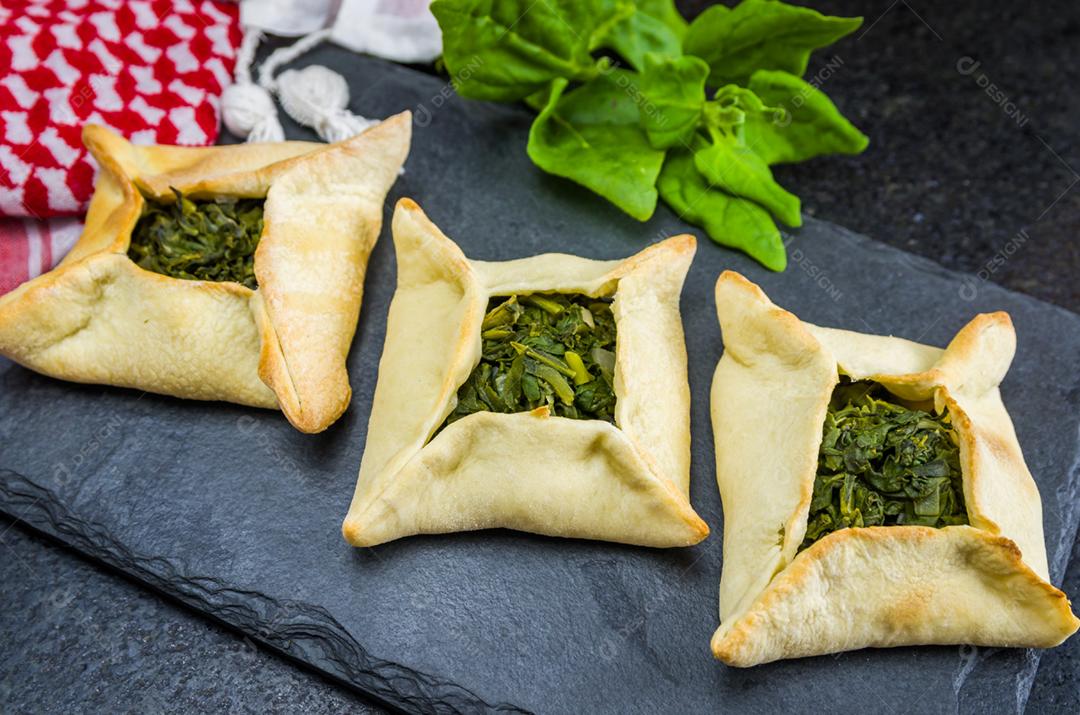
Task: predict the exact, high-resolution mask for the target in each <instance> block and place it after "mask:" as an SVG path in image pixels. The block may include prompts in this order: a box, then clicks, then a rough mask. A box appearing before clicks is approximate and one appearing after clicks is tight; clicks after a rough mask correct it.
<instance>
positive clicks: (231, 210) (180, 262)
mask: <svg viewBox="0 0 1080 715" xmlns="http://www.w3.org/2000/svg"><path fill="white" fill-rule="evenodd" d="M173 193H174V194H176V201H175V202H172V203H163V202H157V201H151V200H150V199H147V200H146V203H145V206H144V208H143V213H142V216H140V217H139V222H138V223H137V224H135V230H134V231H133V232H132V234H131V246H130V247H129V248H128V257H129V258H131V260H133V261H134V262H135V263H136V264H137V265H138V266H139V267H140V268H144V269H146V270H148V271H153V272H154V273H161V274H162V275H166V276H172V277H173V278H184V279H187V280H198V281H234V282H236V283H239V284H241V285H244V286H247V287H248V288H251V289H252V290H255V288H257V287H258V283H257V282H256V280H255V248H256V247H257V246H258V245H259V237H260V236H261V235H262V229H263V203H264V199H237V198H218V199H211V200H207V201H201V200H195V201H193V200H191V199H188V198H185V197H184V195H183V194H181V193H180V192H179V191H177V190H176V189H173Z"/></svg>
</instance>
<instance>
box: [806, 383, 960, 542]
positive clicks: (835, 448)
mask: <svg viewBox="0 0 1080 715" xmlns="http://www.w3.org/2000/svg"><path fill="white" fill-rule="evenodd" d="M967 523H968V515H967V507H966V506H965V504H964V483H963V473H962V471H961V469H960V448H959V446H958V442H957V438H956V433H955V431H954V430H953V427H952V421H951V419H950V418H949V414H948V412H944V413H942V414H940V415H936V414H930V413H928V412H924V411H922V410H919V409H914V408H911V407H908V406H905V405H903V404H900V403H899V402H898V401H897V400H896V399H895V398H893V397H892V396H891V395H889V393H888V392H887V391H886V390H885V388H883V387H882V386H881V385H879V384H877V383H874V382H871V381H868V380H863V381H857V382H852V381H850V380H847V379H846V378H845V379H844V381H843V382H842V383H841V384H840V385H839V386H837V388H836V389H835V390H834V392H833V396H832V400H831V401H830V404H829V409H828V412H827V413H826V416H825V425H824V427H823V428H822V439H821V447H820V449H819V452H818V471H817V476H816V477H815V478H814V492H813V496H812V497H811V501H810V514H809V520H808V523H807V527H806V537H805V538H804V539H803V543H802V544H801V545H800V547H799V550H800V551H801V550H802V549H805V548H807V547H808V546H810V545H811V544H813V543H814V542H815V541H817V540H818V539H820V538H822V537H823V536H826V535H827V534H831V533H832V532H834V531H836V530H838V529H846V528H852V527H864V526H895V525H919V526H934V527H943V526H952V525H957V524H967Z"/></svg>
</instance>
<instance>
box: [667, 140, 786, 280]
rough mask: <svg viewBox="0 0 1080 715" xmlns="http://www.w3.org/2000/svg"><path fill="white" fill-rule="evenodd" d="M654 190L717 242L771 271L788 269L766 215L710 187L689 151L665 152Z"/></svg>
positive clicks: (680, 148) (746, 202)
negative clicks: (743, 254)
mask: <svg viewBox="0 0 1080 715" xmlns="http://www.w3.org/2000/svg"><path fill="white" fill-rule="evenodd" d="M657 187H658V188H659V189H660V196H661V197H663V199H664V202H665V203H667V205H668V206H670V207H671V209H672V210H673V211H674V212H675V213H676V214H677V215H678V216H679V217H680V218H682V219H683V220H684V221H687V222H689V223H692V224H696V225H698V226H702V227H704V228H705V231H706V232H707V233H708V234H709V237H710V238H712V240H713V241H715V242H716V243H718V244H720V245H721V246H727V247H728V248H734V249H737V250H740V251H743V252H745V253H746V254H747V255H748V256H750V257H751V258H753V259H754V260H756V261H759V262H760V263H761V264H762V265H764V266H765V267H766V268H769V269H771V270H774V271H782V270H784V268H786V267H787V254H786V253H785V251H784V242H783V240H782V239H781V237H780V232H779V231H778V230H777V228H776V224H775V223H773V220H772V218H771V217H770V216H769V212H768V211H766V210H765V209H763V208H761V206H759V205H757V204H756V203H754V202H753V201H749V200H747V199H742V198H738V197H736V196H732V195H730V194H727V193H725V192H723V191H721V190H720V189H717V188H715V187H712V186H710V185H709V182H708V181H707V180H706V179H705V177H703V176H702V175H701V174H700V173H699V172H698V170H697V168H696V167H695V166H694V155H693V154H692V153H691V152H690V151H689V150H687V149H685V148H682V147H674V148H672V149H670V150H669V151H668V154H667V159H666V160H665V161H664V168H663V169H662V170H661V172H660V179H659V181H657Z"/></svg>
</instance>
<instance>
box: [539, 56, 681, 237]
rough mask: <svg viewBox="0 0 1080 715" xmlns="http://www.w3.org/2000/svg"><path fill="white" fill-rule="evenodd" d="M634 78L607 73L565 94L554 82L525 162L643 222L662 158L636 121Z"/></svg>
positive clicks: (627, 73)
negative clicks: (531, 162) (601, 197)
mask: <svg viewBox="0 0 1080 715" xmlns="http://www.w3.org/2000/svg"><path fill="white" fill-rule="evenodd" d="M639 86H640V83H639V79H638V75H637V74H636V73H634V72H630V71H628V70H617V69H613V70H609V71H608V72H606V73H604V74H601V75H599V76H597V77H595V78H594V79H592V80H591V81H590V82H588V83H587V84H584V85H582V86H581V87H578V88H577V89H575V90H573V91H571V92H566V91H565V90H566V87H567V81H566V80H565V79H559V80H555V82H554V83H553V85H552V91H551V94H550V96H549V97H548V103H547V106H545V107H544V109H543V110H542V111H541V112H540V114H539V115H538V116H537V117H536V120H535V121H534V122H533V125H532V128H531V129H530V130H529V143H528V147H527V149H528V152H529V158H531V159H532V160H533V163H535V164H536V165H537V166H539V167H540V168H541V169H543V170H544V171H546V172H548V173H550V174H555V175H557V176H562V177H565V178H567V179H570V180H572V181H576V182H577V183H579V184H581V185H582V186H585V187H587V188H589V189H591V190H593V191H595V192H596V193H598V194H600V195H601V196H603V197H604V198H606V199H607V200H608V201H611V202H612V203H613V204H615V205H616V206H618V207H619V208H620V209H622V210H623V211H625V212H626V213H628V214H630V215H631V216H633V217H634V218H636V219H638V220H640V221H644V220H646V219H648V218H649V217H650V216H652V213H653V211H654V210H655V209H656V197H657V194H656V187H655V184H656V177H657V175H658V174H659V173H660V166H661V164H663V161H664V152H663V150H661V149H654V148H653V147H652V146H651V145H650V144H649V139H648V137H647V136H646V135H645V131H644V130H643V129H642V128H641V126H640V123H639V117H638V103H639V102H640V97H641V94H640V89H639Z"/></svg>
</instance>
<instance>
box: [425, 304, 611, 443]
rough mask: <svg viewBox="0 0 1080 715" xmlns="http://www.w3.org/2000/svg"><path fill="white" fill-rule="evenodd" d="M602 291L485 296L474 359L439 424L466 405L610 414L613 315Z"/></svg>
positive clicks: (581, 415) (589, 416)
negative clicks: (478, 350) (593, 295)
mask: <svg viewBox="0 0 1080 715" xmlns="http://www.w3.org/2000/svg"><path fill="white" fill-rule="evenodd" d="M611 303H612V301H611V299H610V298H590V297H587V296H584V295H577V294H572V295H571V294H562V293H544V294H539V293H537V294H532V295H521V296H518V295H512V296H509V297H505V296H503V297H496V298H492V299H491V301H490V302H489V303H488V312H487V314H486V315H485V316H484V322H483V324H482V325H481V328H480V330H481V333H480V337H481V340H482V345H481V353H480V364H479V365H477V366H476V368H475V369H474V370H473V371H472V374H471V375H469V379H468V380H466V381H465V384H463V385H462V386H461V388H460V389H458V393H457V397H458V403H457V407H456V408H454V411H453V412H451V413H450V416H449V417H447V418H446V423H445V424H444V425H443V426H444V427H445V426H446V425H447V424H450V423H451V422H454V421H456V420H459V419H461V418H462V417H465V416H466V415H471V414H472V413H474V412H504V413H505V412H525V411H528V410H533V409H536V408H537V407H541V406H545V405H546V406H547V407H548V408H549V409H550V410H551V414H553V415H557V416H559V417H570V418H573V419H579V420H605V421H607V422H611V423H613V424H614V422H615V416H614V414H615V389H614V380H615V374H614V373H615V316H614V315H612V313H611Z"/></svg>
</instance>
